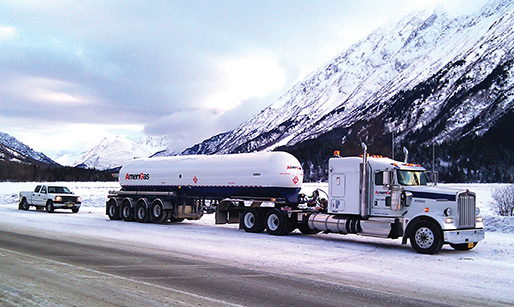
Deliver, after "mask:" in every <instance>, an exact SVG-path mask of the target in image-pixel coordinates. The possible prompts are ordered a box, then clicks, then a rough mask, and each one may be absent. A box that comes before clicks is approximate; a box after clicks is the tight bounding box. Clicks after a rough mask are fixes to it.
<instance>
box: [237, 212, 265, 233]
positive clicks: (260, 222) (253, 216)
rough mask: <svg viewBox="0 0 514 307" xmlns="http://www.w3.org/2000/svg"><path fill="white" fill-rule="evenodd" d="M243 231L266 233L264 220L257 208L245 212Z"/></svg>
mask: <svg viewBox="0 0 514 307" xmlns="http://www.w3.org/2000/svg"><path fill="white" fill-rule="evenodd" d="M242 222H243V223H242V226H243V229H244V230H245V231H246V232H253V233H261V232H263V231H264V228H266V227H265V225H264V218H263V216H262V214H261V213H260V212H259V211H258V210H257V209H255V208H248V209H245V210H244V211H243V220H242Z"/></svg>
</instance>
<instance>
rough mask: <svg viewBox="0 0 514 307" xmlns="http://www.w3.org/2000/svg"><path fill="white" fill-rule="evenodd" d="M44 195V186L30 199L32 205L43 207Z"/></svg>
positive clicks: (45, 192)
mask: <svg viewBox="0 0 514 307" xmlns="http://www.w3.org/2000/svg"><path fill="white" fill-rule="evenodd" d="M46 195H47V191H46V186H45V185H44V186H42V187H41V190H40V191H39V193H36V195H35V196H34V198H33V199H32V202H33V203H34V205H37V206H44V205H45V203H46Z"/></svg>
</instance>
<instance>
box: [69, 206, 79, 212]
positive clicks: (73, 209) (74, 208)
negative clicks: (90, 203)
mask: <svg viewBox="0 0 514 307" xmlns="http://www.w3.org/2000/svg"><path fill="white" fill-rule="evenodd" d="M71 212H73V213H79V207H73V208H71Z"/></svg>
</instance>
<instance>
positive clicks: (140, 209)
mask: <svg viewBox="0 0 514 307" xmlns="http://www.w3.org/2000/svg"><path fill="white" fill-rule="evenodd" d="M134 215H135V218H136V221H138V222H139V223H148V222H150V214H148V208H147V207H146V203H145V202H144V201H138V202H137V205H136V212H135V214H134Z"/></svg>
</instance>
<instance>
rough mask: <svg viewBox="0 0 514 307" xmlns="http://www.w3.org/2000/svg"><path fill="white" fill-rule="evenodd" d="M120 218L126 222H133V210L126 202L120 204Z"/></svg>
mask: <svg viewBox="0 0 514 307" xmlns="http://www.w3.org/2000/svg"><path fill="white" fill-rule="evenodd" d="M121 218H122V219H123V220H124V221H126V222H130V221H133V220H134V210H133V209H132V207H131V206H130V203H129V202H128V201H123V203H122V204H121Z"/></svg>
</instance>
